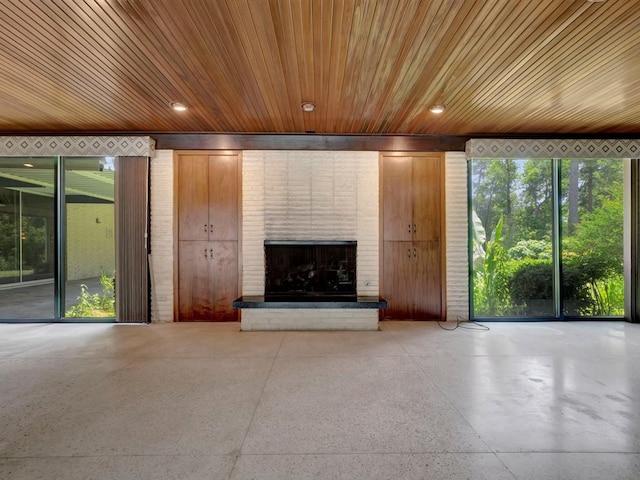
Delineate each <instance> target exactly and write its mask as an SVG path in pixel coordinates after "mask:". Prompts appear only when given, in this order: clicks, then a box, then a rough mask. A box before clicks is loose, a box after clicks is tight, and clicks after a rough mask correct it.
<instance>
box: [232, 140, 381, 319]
mask: <svg viewBox="0 0 640 480" xmlns="http://www.w3.org/2000/svg"><path fill="white" fill-rule="evenodd" d="M242 165H243V167H242V168H243V170H242V184H243V185H242V190H243V192H242V195H243V202H242V217H243V219H242V258H243V264H242V271H243V274H242V294H243V295H245V296H248V295H264V276H265V272H264V241H265V240H356V241H357V242H358V247H357V248H358V250H357V252H358V255H357V266H356V269H357V282H358V283H357V292H358V295H361V296H362V295H364V296H378V293H379V269H378V245H379V242H378V236H379V225H378V216H379V215H378V214H379V210H378V153H377V152H325V151H245V152H243V158H242ZM241 316H242V329H243V330H282V329H296V330H315V329H321V330H327V329H348V330H375V329H377V327H378V310H376V309H350V310H340V309H269V308H257V309H243V310H242V315H241Z"/></svg>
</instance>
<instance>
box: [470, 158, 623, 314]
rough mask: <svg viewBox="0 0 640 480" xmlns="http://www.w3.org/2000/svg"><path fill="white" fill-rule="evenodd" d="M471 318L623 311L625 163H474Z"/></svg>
mask: <svg viewBox="0 0 640 480" xmlns="http://www.w3.org/2000/svg"><path fill="white" fill-rule="evenodd" d="M469 183H470V207H471V208H470V210H471V215H470V237H471V242H470V245H471V252H470V258H471V260H472V268H471V270H472V274H471V283H472V302H471V313H472V316H473V317H474V318H522V319H540V320H544V319H559V318H563V319H566V318H587V317H622V316H623V315H624V280H623V272H622V269H623V244H624V238H623V224H624V223H623V211H624V209H623V203H624V199H623V161H622V160H620V159H591V160H558V159H482V160H476V159H474V160H472V161H471V162H470V182H469Z"/></svg>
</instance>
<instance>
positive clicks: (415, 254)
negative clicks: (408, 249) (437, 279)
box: [413, 248, 418, 258]
mask: <svg viewBox="0 0 640 480" xmlns="http://www.w3.org/2000/svg"><path fill="white" fill-rule="evenodd" d="M413 258H418V251H417V250H416V249H415V248H414V249H413Z"/></svg>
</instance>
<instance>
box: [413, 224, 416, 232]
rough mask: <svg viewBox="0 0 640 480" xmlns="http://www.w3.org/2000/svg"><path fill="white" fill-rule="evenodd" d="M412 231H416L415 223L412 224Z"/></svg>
mask: <svg viewBox="0 0 640 480" xmlns="http://www.w3.org/2000/svg"><path fill="white" fill-rule="evenodd" d="M413 233H416V224H415V223H414V224H413Z"/></svg>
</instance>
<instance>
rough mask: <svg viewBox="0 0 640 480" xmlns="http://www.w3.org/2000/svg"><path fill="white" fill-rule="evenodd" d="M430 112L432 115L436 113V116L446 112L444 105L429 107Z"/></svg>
mask: <svg viewBox="0 0 640 480" xmlns="http://www.w3.org/2000/svg"><path fill="white" fill-rule="evenodd" d="M429 111H430V112H431V113H435V114H436V115H439V114H441V113H442V112H444V105H431V106H430V107H429Z"/></svg>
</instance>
